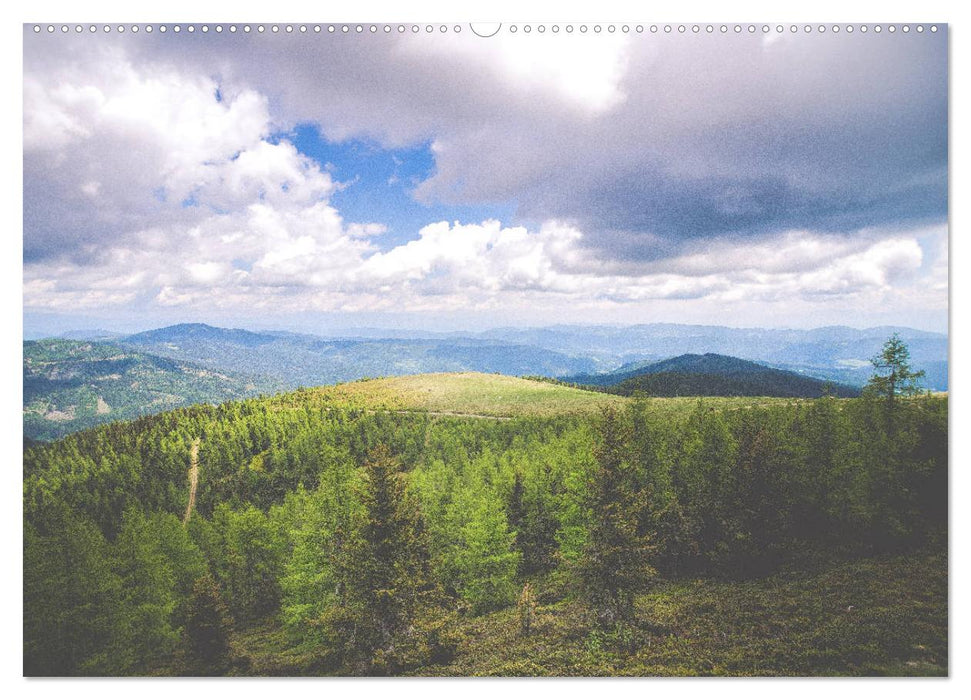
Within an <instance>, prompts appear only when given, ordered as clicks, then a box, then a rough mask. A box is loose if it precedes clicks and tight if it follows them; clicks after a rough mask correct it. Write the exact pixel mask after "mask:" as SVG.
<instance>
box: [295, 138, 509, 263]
mask: <svg viewBox="0 0 971 700" xmlns="http://www.w3.org/2000/svg"><path fill="white" fill-rule="evenodd" d="M277 138H286V139H288V140H290V141H291V142H292V143H293V145H294V146H296V147H297V149H298V150H299V151H300V152H301V153H303V154H304V155H306V156H308V157H310V158H313V159H314V160H315V161H316V162H317V163H318V164H320V167H321V168H323V169H324V170H326V171H327V172H328V173H330V174H331V175H332V176H333V177H334V178H335V179H336V180H337V181H338V182H340V183H341V188H340V189H338V190H337V191H336V192H335V193H334V195H333V196H332V197H331V201H332V202H333V203H334V206H336V207H337V208H338V209H339V210H340V211H341V213H342V214H343V215H344V216H345V217H346V218H348V219H349V220H352V221H380V222H383V223H384V224H385V225H386V226H387V229H388V230H387V233H385V234H382V235H380V236H378V237H376V238H375V241H376V242H377V243H378V245H379V246H380V248H381V249H390V248H393V247H395V246H398V245H401V244H403V243H407V242H408V241H409V240H411V239H412V238H414V235H415V232H416V231H418V230H419V229H420V228H421V227H422V226H424V225H425V224H427V223H428V222H429V221H449V220H458V221H484V220H486V219H499V220H503V221H509V220H511V219H512V217H513V214H514V213H515V210H516V204H515V202H514V201H512V202H505V203H497V204H491V205H490V204H487V203H486V204H474V205H465V206H463V205H460V204H458V205H456V204H453V205H448V206H446V205H443V204H439V203H433V202H419V201H418V200H417V199H416V198H415V189H416V188H417V187H418V185H420V184H421V183H422V182H424V181H425V180H427V179H429V178H430V177H432V176H433V175H434V173H435V157H434V155H433V154H432V152H431V149H430V148H429V146H430V144H428V143H422V144H420V145H417V146H414V147H411V148H383V147H382V146H381V145H380V144H379V143H376V142H374V141H371V142H368V141H362V140H357V139H353V140H350V141H345V142H342V143H334V142H329V141H327V140H326V139H325V138H324V137H323V136H321V133H320V129H319V128H318V127H317V126H316V125H314V124H298V125H297V126H296V127H295V128H294V129H292V130H291V131H289V132H285V133H281V134H278V135H277Z"/></svg>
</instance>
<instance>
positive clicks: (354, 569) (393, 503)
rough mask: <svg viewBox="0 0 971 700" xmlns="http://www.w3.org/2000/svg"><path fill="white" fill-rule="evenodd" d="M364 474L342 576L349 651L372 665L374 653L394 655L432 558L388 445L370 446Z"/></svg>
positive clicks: (418, 601)
mask: <svg viewBox="0 0 971 700" xmlns="http://www.w3.org/2000/svg"><path fill="white" fill-rule="evenodd" d="M362 477H363V478H362V482H361V484H360V488H359V498H360V501H361V506H362V508H361V510H360V511H359V512H358V513H356V514H355V515H356V517H355V522H353V523H352V531H351V532H350V533H348V538H347V543H346V545H345V547H344V555H343V556H342V561H341V562H340V577H341V579H342V582H341V583H342V586H341V587H342V592H343V595H344V610H345V613H346V617H345V619H344V620H343V622H342V623H343V624H344V625H347V626H348V633H349V636H348V638H347V639H346V643H347V647H348V649H347V651H348V652H350V654H351V656H353V657H357V658H358V659H359V660H361V658H362V657H363V660H364V661H365V663H366V665H368V666H369V667H370V665H371V663H372V661H373V660H374V659H375V658H376V657H381V658H384V659H387V658H389V657H390V656H391V655H393V652H394V646H395V643H396V641H397V639H398V638H399V637H400V636H401V635H403V634H404V633H405V632H406V631H407V629H408V627H409V624H410V623H411V622H412V620H413V619H414V617H415V615H416V613H417V611H418V609H419V608H420V606H421V603H422V599H423V597H424V595H423V594H425V593H426V592H427V590H428V579H429V562H428V553H427V544H426V537H427V535H426V533H425V530H424V527H423V526H422V523H421V520H420V516H419V511H418V508H417V505H416V503H415V502H414V501H413V499H412V498H411V497H410V495H409V494H408V493H407V492H406V488H405V485H406V484H405V477H404V475H403V474H402V473H401V467H400V464H399V462H398V460H396V459H395V458H394V457H393V456H392V455H391V453H390V452H389V450H388V449H387V447H385V446H383V445H380V446H378V447H376V448H375V449H373V450H372V451H371V452H370V454H369V456H368V459H367V461H366V462H365V464H364V467H363V474H362ZM368 670H370V668H369V669H368Z"/></svg>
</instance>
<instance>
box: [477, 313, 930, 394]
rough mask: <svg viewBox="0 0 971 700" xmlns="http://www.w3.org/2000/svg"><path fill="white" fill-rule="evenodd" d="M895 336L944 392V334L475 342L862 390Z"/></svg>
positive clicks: (600, 333)
mask: <svg viewBox="0 0 971 700" xmlns="http://www.w3.org/2000/svg"><path fill="white" fill-rule="evenodd" d="M895 332H896V333H898V334H899V335H900V337H901V338H902V339H903V340H904V342H905V343H907V346H908V347H909V348H910V353H911V360H912V365H913V367H914V368H915V369H923V370H924V371H925V372H927V380H926V381H925V387H926V388H929V389H934V390H940V391H943V390H946V389H947V360H948V339H947V336H946V335H944V334H941V333H932V332H929V331H921V330H916V329H913V328H905V327H897V326H880V327H876V328H866V329H856V328H849V327H846V326H827V327H823V328H814V329H811V330H793V329H766V328H726V327H722V326H691V325H680V324H670V323H655V324H647V325H636V326H628V327H619V326H551V327H549V328H526V329H522V328H500V329H495V330H492V331H488V332H486V333H482V334H479V336H478V337H488V338H491V339H496V340H504V341H506V342H517V343H524V344H528V345H535V346H537V347H542V348H547V349H550V348H552V349H556V350H558V351H559V352H565V353H572V354H576V355H586V356H589V357H595V358H597V359H598V360H600V361H601V362H609V361H610V359H611V358H612V359H613V360H614V362H615V365H614V366H615V368H617V369H619V371H621V372H623V371H627V370H629V369H636V367H638V366H644V365H646V364H650V363H651V362H655V361H658V360H661V359H663V358H667V357H676V356H679V355H683V354H685V353H690V354H698V355H704V354H706V353H716V354H720V355H727V356H731V357H737V358H741V359H745V360H752V361H756V362H760V363H763V364H767V365H771V366H775V367H779V368H782V369H789V370H792V371H795V372H798V373H800V374H806V375H808V376H815V377H820V378H823V379H831V380H834V381H840V382H844V383H848V384H855V385H857V386H862V385H863V384H865V383H866V381H867V379H869V378H870V376H871V374H872V369H873V368H872V365H871V364H870V358H871V357H873V356H874V355H877V354H878V353H879V352H880V350H881V348H882V347H883V344H884V343H885V342H886V340H887V338H889V337H890V335H891V334H893V333H895ZM625 364H626V365H627V367H624V365H625Z"/></svg>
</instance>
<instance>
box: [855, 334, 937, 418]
mask: <svg viewBox="0 0 971 700" xmlns="http://www.w3.org/2000/svg"><path fill="white" fill-rule="evenodd" d="M870 362H871V363H872V364H873V368H874V370H875V371H876V374H874V375H873V376H872V377H871V378H870V382H869V383H868V384H867V388H868V389H870V390H871V391H873V392H874V393H876V394H877V395H878V396H884V397H886V399H887V406H888V407H889V408H890V409H891V410H892V408H893V404H894V400H895V399H896V397H897V396H898V395H902V396H911V395H913V394H916V393H917V392H918V391H920V380H921V379H923V378H924V370H919V371H917V372H915V371H913V370H912V369H911V367H910V349H909V348H908V347H907V345H906V343H904V341H902V340H901V339H900V336H899V335H898V334H897V333H894V334H893V335H892V336H890V338H889V339H888V340H887V342H886V343H884V344H883V349H882V350H881V351H880V354H879V355H877V356H876V357H873V358H871V360H870Z"/></svg>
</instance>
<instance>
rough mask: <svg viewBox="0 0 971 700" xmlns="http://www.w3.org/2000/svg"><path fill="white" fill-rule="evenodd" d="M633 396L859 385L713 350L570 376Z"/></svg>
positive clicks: (806, 391) (821, 390)
mask: <svg viewBox="0 0 971 700" xmlns="http://www.w3.org/2000/svg"><path fill="white" fill-rule="evenodd" d="M567 381H571V382H574V383H577V384H587V385H593V386H602V387H605V388H606V389H607V390H608V391H609V392H611V393H616V394H621V395H623V396H630V395H632V394H634V393H635V392H638V391H639V392H643V393H645V394H647V395H649V396H782V397H793V398H796V397H803V398H815V397H819V396H823V395H824V394H826V393H829V394H832V395H834V396H843V397H850V396H859V394H860V390H859V389H858V388H856V387H851V386H846V385H844V384H835V383H832V382H828V381H824V380H820V379H814V378H812V377H807V376H804V375H801V374H798V373H796V372H789V371H786V370H780V369H775V368H773V367H767V366H765V365H761V364H758V363H755V362H750V361H748V360H741V359H739V358H737V357H728V356H725V355H717V354H714V353H706V354H704V355H695V354H685V355H679V356H678V357H673V358H670V359H667V360H663V361H661V362H654V363H651V364H648V365H646V366H642V367H638V368H628V369H626V370H625V371H623V372H612V373H610V374H603V375H595V376H584V375H580V376H575V377H569V378H567Z"/></svg>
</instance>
